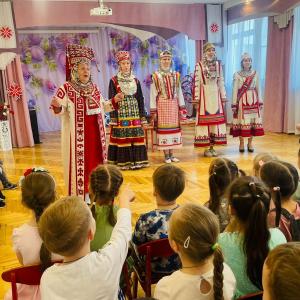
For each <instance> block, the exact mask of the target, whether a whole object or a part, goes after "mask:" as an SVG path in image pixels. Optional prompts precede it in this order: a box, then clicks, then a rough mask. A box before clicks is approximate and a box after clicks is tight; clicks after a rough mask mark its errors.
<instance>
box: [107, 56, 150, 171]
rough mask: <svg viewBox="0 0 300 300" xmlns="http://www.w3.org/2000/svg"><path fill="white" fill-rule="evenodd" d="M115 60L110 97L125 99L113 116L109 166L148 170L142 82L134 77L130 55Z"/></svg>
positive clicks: (111, 116)
mask: <svg viewBox="0 0 300 300" xmlns="http://www.w3.org/2000/svg"><path fill="white" fill-rule="evenodd" d="M116 60H117V62H118V64H119V72H118V74H117V75H116V76H114V77H113V78H112V79H111V80H110V83H109V91H108V94H109V97H110V98H113V97H114V96H115V95H116V94H117V93H123V94H124V99H123V100H122V101H121V102H119V103H118V104H116V105H115V106H114V108H115V111H113V112H111V113H110V125H111V133H110V141H109V147H108V162H109V163H112V164H116V165H118V166H119V167H120V168H121V169H123V170H128V169H140V168H143V167H147V166H149V162H148V156H147V150H146V146H145V135H144V130H143V127H142V125H143V124H146V123H147V120H146V118H145V107H144V96H143V93H142V89H141V85H140V82H139V81H138V79H137V78H136V77H135V76H134V75H133V74H132V70H131V59H130V54H129V52H127V51H119V52H118V53H117V54H116Z"/></svg>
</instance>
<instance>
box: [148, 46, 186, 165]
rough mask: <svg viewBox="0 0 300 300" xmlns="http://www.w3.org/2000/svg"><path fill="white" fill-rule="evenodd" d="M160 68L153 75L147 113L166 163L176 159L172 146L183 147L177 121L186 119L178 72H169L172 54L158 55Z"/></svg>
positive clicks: (177, 160)
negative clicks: (151, 120)
mask: <svg viewBox="0 0 300 300" xmlns="http://www.w3.org/2000/svg"><path fill="white" fill-rule="evenodd" d="M159 58H160V68H159V70H158V71H156V72H154V73H153V74H152V84H151V87H150V112H151V117H152V119H153V120H154V123H155V127H156V144H157V148H158V150H163V151H164V154H165V162H166V163H172V162H179V159H178V158H176V157H175V156H174V154H173V150H174V149H178V148H181V147H182V134H181V128H180V120H185V119H186V109H185V102H184V98H183V94H182V90H181V84H180V74H179V72H176V71H172V69H171V64H172V53H171V52H170V51H168V50H166V51H163V52H162V53H161V54H160V57H159Z"/></svg>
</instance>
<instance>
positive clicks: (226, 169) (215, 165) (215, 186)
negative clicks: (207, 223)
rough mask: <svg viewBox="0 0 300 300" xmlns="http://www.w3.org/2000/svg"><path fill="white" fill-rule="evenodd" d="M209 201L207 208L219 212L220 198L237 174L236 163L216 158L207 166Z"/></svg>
mask: <svg viewBox="0 0 300 300" xmlns="http://www.w3.org/2000/svg"><path fill="white" fill-rule="evenodd" d="M208 172H209V179H208V183H209V193H210V197H209V201H208V208H209V209H210V210H211V211H212V212H213V213H215V214H219V211H220V207H221V200H222V199H221V198H222V196H223V195H224V194H225V191H226V189H227V188H228V186H229V185H230V183H231V182H232V181H233V180H234V179H235V178H237V177H238V176H239V169H238V167H237V165H236V164H235V163H234V162H233V161H231V160H229V159H227V158H216V159H215V160H213V161H212V162H211V164H210V166H209V171H208Z"/></svg>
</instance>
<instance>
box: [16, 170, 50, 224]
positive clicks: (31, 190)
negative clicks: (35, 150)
mask: <svg viewBox="0 0 300 300" xmlns="http://www.w3.org/2000/svg"><path fill="white" fill-rule="evenodd" d="M21 194H22V203H23V204H24V205H25V206H26V207H28V208H29V209H31V210H32V211H33V213H34V216H35V219H36V221H38V220H39V218H40V216H41V215H42V213H43V211H44V209H45V208H46V207H48V206H49V205H50V204H51V203H52V202H54V200H55V197H56V194H55V182H54V179H53V177H52V176H51V175H50V174H49V173H48V172H47V171H46V170H45V169H42V168H33V169H28V170H27V171H26V172H25V176H24V178H23V179H22V181H21Z"/></svg>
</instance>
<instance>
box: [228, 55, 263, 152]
mask: <svg viewBox="0 0 300 300" xmlns="http://www.w3.org/2000/svg"><path fill="white" fill-rule="evenodd" d="M241 67H242V70H241V71H239V72H236V73H235V74H234V77H233V93H232V110H233V125H232V127H231V130H230V133H231V134H232V135H233V137H237V136H238V137H239V138H240V147H239V150H240V152H244V151H245V150H244V138H245V137H247V138H248V147H247V148H248V151H249V152H253V151H254V148H253V146H252V140H253V136H261V135H264V130H263V127H262V119H261V111H260V110H261V108H262V105H263V104H262V102H261V98H260V89H259V80H258V75H257V72H256V71H255V70H252V58H251V57H250V55H249V54H248V53H244V54H243V56H242V60H241Z"/></svg>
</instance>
